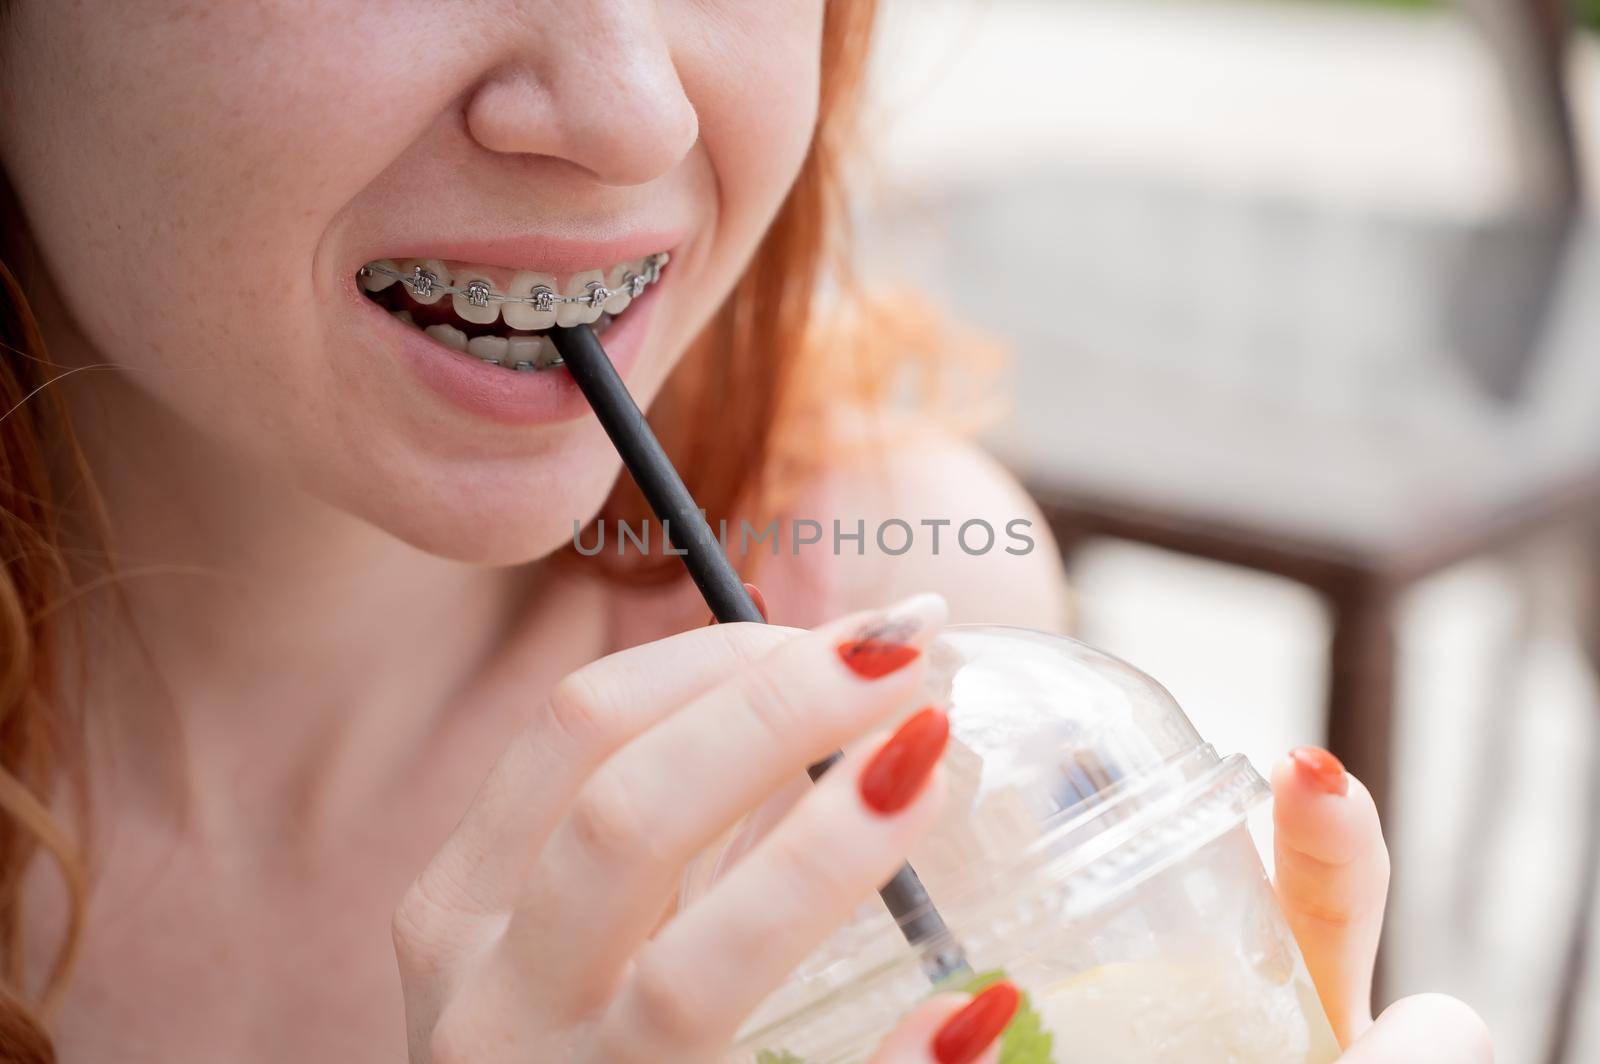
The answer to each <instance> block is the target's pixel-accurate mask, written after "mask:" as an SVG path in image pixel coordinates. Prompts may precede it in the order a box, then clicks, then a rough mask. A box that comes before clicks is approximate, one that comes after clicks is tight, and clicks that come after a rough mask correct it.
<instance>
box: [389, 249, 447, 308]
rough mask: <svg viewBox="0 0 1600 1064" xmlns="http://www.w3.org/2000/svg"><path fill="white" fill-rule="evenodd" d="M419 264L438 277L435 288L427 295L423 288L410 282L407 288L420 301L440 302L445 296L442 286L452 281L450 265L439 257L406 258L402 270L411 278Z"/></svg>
mask: <svg viewBox="0 0 1600 1064" xmlns="http://www.w3.org/2000/svg"><path fill="white" fill-rule="evenodd" d="M418 266H421V267H422V268H423V269H424V270H427V271H428V272H429V273H431V274H433V276H434V278H435V279H436V283H435V284H434V286H433V290H432V291H430V292H428V293H427V294H426V295H424V294H423V292H422V290H421V289H419V288H418V287H417V286H415V285H409V284H408V285H407V286H406V289H407V291H409V292H410V293H411V298H412V299H415V300H416V301H417V302H418V303H437V302H439V300H440V299H441V298H442V297H443V296H444V292H443V291H442V290H441V286H443V285H447V284H450V283H451V276H450V269H449V267H447V266H446V265H445V264H444V263H442V262H440V261H439V260H438V259H405V260H404V261H402V262H401V263H400V272H401V273H402V274H404V275H405V276H406V277H408V278H409V277H410V276H411V275H412V272H413V271H414V270H416V268H417V267H418Z"/></svg>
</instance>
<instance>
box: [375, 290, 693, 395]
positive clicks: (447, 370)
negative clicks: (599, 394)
mask: <svg viewBox="0 0 1600 1064" xmlns="http://www.w3.org/2000/svg"><path fill="white" fill-rule="evenodd" d="M665 287H666V282H665V280H663V282H662V283H661V284H656V285H652V286H651V287H650V288H649V290H647V291H646V292H645V293H644V294H643V295H642V296H640V297H639V298H638V299H635V300H634V301H633V302H632V303H631V304H629V306H628V309H627V310H626V311H625V312H623V314H622V315H621V316H620V317H618V318H617V319H616V320H615V321H613V322H612V323H611V327H610V328H609V329H607V330H606V333H605V336H604V338H603V339H604V343H605V349H606V354H608V355H610V356H611V362H612V364H613V365H615V366H616V367H617V373H618V374H619V375H621V376H622V378H623V379H624V380H626V379H627V376H628V372H629V370H630V369H632V367H633V365H634V363H635V362H637V361H638V360H639V353H640V351H641V350H642V349H643V347H644V340H645V336H646V334H647V333H648V331H649V326H650V317H651V312H652V310H654V308H655V302H656V297H657V296H658V295H659V294H660V292H661V290H662V289H663V288H665ZM358 298H360V299H361V302H362V303H365V304H366V305H367V307H368V309H369V310H370V311H371V312H372V313H373V314H376V315H377V316H379V317H380V318H382V319H383V321H382V323H381V328H382V329H383V330H385V331H384V333H383V335H384V336H385V337H388V338H392V342H393V343H394V345H395V347H396V348H397V349H398V351H399V354H400V360H401V361H402V362H403V363H405V365H406V367H407V368H408V369H409V370H410V371H411V372H412V374H413V375H415V377H416V378H417V380H419V381H420V382H421V383H422V384H423V385H425V386H426V387H427V388H429V389H430V390H432V391H433V392H434V393H435V394H436V395H438V396H439V397H441V398H442V399H444V400H445V401H446V402H448V403H450V404H451V405H452V406H454V407H456V408H457V409H459V410H463V411H465V412H466V413H468V414H471V415H473V416H474V417H477V418H482V419H483V420H485V421H492V422H494V423H496V424H499V425H508V426H525V425H545V424H552V423H555V422H561V421H574V420H577V419H578V418H581V417H583V416H585V415H586V414H588V412H589V404H588V402H587V401H586V400H585V399H584V397H583V393H582V392H581V391H579V390H578V385H577V382H575V381H574V380H573V379H572V374H570V373H568V372H567V371H566V369H565V368H563V367H561V366H554V367H551V368H550V369H544V370H532V371H526V370H524V371H518V370H511V369H506V368H505V367H503V366H493V365H490V364H489V363H487V362H485V361H483V360H482V359H480V358H475V357H473V356H472V355H468V354H464V353H463V352H460V351H457V350H455V349H454V348H450V347H446V346H445V345H443V344H441V343H439V342H438V341H437V340H435V339H433V338H432V337H431V336H429V335H427V334H426V333H424V332H423V331H422V330H420V329H417V328H414V327H413V326H410V325H407V324H406V323H405V322H403V321H400V320H398V319H396V318H395V317H394V316H393V315H391V314H390V313H389V312H388V311H386V310H384V309H383V308H382V307H380V306H379V305H378V304H376V303H374V302H373V301H372V300H370V299H367V298H366V297H364V296H360V297H358Z"/></svg>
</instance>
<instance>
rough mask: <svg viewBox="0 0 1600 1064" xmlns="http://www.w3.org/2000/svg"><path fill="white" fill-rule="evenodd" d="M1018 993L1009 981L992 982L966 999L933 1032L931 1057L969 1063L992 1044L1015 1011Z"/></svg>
mask: <svg viewBox="0 0 1600 1064" xmlns="http://www.w3.org/2000/svg"><path fill="white" fill-rule="evenodd" d="M1021 1003H1022V994H1021V993H1019V992H1018V990H1017V988H1016V987H1015V986H1012V985H1011V984H1010V983H996V984H994V985H993V986H991V987H989V988H988V989H986V990H984V991H983V992H982V993H981V994H979V995H978V996H977V997H975V998H973V999H972V1000H971V1001H969V1002H967V1007H966V1008H964V1009H962V1010H961V1011H960V1012H958V1013H956V1014H955V1015H954V1016H952V1017H950V1018H949V1019H948V1020H946V1021H945V1023H944V1026H943V1027H941V1028H939V1033H938V1034H936V1035H934V1036H933V1059H934V1060H936V1061H938V1062H939V1064H970V1062H971V1061H974V1060H977V1059H978V1057H979V1056H980V1055H982V1053H983V1051H984V1050H985V1049H988V1048H989V1047H990V1046H991V1045H993V1044H994V1040H995V1039H996V1038H999V1037H1000V1033H1001V1032H1002V1031H1004V1030H1005V1029H1006V1024H1008V1023H1010V1022H1011V1017H1013V1016H1015V1015H1016V1014H1017V1006H1018V1005H1020V1004H1021Z"/></svg>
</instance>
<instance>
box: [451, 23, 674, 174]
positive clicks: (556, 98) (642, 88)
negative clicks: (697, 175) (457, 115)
mask: <svg viewBox="0 0 1600 1064" xmlns="http://www.w3.org/2000/svg"><path fill="white" fill-rule="evenodd" d="M505 32H506V33H508V34H515V35H518V36H519V37H520V38H521V40H520V41H518V42H517V44H516V50H515V53H514V54H512V55H509V56H508V57H507V61H506V62H504V63H503V64H501V65H500V66H498V67H497V68H496V69H495V70H494V71H492V72H491V73H490V75H489V76H488V77H487V78H486V79H485V80H484V81H482V82H481V83H480V84H479V85H478V86H477V87H476V89H475V90H474V91H473V92H472V94H471V96H470V98H469V99H468V100H467V106H466V121H467V129H468V131H469V133H470V134H471V135H472V137H473V139H474V140H476V141H477V142H478V143H479V144H481V145H482V146H483V147H485V148H487V149H488V150H490V151H493V152H500V153H504V154H508V155H509V154H514V155H540V156H548V157H552V158H557V159H562V160H565V161H567V162H570V163H573V164H575V165H577V166H580V167H582V168H583V169H585V170H587V171H589V173H591V174H592V175H593V176H594V177H595V178H596V179H597V180H599V181H600V182H601V183H602V184H606V185H618V186H623V185H642V184H645V183H646V182H649V181H651V180H653V179H654V178H657V177H659V176H661V175H662V174H664V173H667V172H668V171H670V170H671V169H672V168H673V167H674V166H676V165H677V164H678V163H679V162H680V161H681V160H682V159H683V157H684V156H685V155H687V154H688V152H689V149H690V148H691V147H692V146H693V145H694V143H695V140H696V139H697V138H698V137H699V135H700V128H699V120H698V118H697V117H696V115H695V111H694V105H693V104H692V103H690V101H689V97H688V94H687V93H686V92H685V91H684V86H683V82H682V81H681V80H680V79H679V76H678V70H677V68H676V66H675V65H674V64H673V59H672V50H671V41H670V40H669V38H668V35H667V33H666V31H665V28H664V27H663V26H662V23H661V19H660V17H659V12H658V10H657V5H656V4H655V3H654V2H643V3H630V2H628V0H609V2H606V3H593V2H592V0H581V2H577V3H569V2H565V0H558V2H556V3H547V4H539V5H535V12H530V13H528V14H525V15H521V16H519V17H518V18H517V21H516V22H515V23H514V24H513V25H511V26H509V27H507V28H506V29H505Z"/></svg>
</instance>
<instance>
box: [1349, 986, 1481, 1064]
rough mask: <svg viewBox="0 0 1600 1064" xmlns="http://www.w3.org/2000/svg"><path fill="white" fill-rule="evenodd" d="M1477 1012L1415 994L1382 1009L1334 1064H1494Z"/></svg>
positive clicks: (1441, 997)
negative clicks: (1362, 1033) (1376, 1020)
mask: <svg viewBox="0 0 1600 1064" xmlns="http://www.w3.org/2000/svg"><path fill="white" fill-rule="evenodd" d="M1493 1061H1494V1045H1493V1043H1492V1041H1491V1040H1490V1038H1489V1029H1488V1027H1486V1026H1485V1025H1484V1022H1483V1020H1481V1019H1479V1018H1478V1014H1477V1013H1475V1012H1473V1011H1472V1010H1471V1009H1470V1008H1468V1007H1467V1006H1466V1005H1464V1004H1462V1003H1461V1002H1459V1001H1457V1000H1456V999H1455V998H1452V997H1445V996H1444V995H1443V994H1419V995H1417V996H1416V997H1408V998H1402V999H1401V1000H1399V1001H1396V1002H1395V1003H1394V1004H1393V1005H1390V1006H1389V1007H1388V1008H1387V1009H1384V1010H1383V1015H1382V1016H1379V1017H1378V1022H1377V1023H1375V1024H1373V1025H1372V1027H1371V1028H1370V1029H1369V1030H1368V1031H1367V1033H1366V1034H1364V1035H1362V1036H1361V1038H1360V1040H1358V1041H1357V1042H1356V1044H1355V1045H1353V1046H1351V1047H1350V1048H1349V1049H1348V1050H1347V1051H1346V1052H1345V1054H1344V1056H1342V1057H1340V1058H1339V1064H1493Z"/></svg>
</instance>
